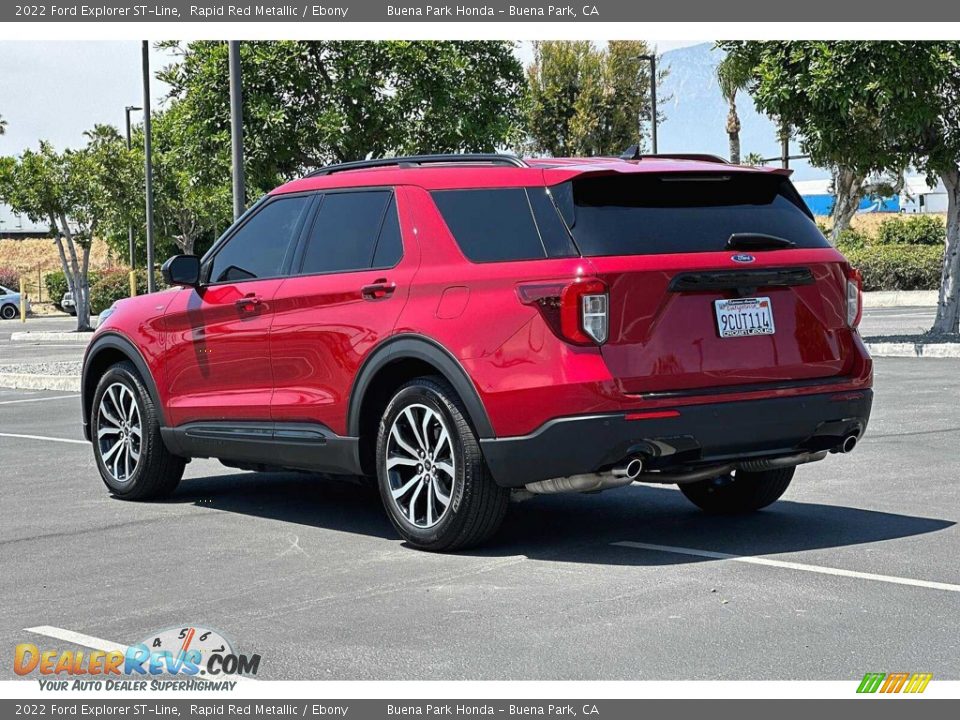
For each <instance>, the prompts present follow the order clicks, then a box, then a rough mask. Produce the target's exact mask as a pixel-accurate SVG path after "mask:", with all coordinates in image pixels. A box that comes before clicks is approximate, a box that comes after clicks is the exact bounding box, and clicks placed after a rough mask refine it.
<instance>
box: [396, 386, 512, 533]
mask: <svg viewBox="0 0 960 720" xmlns="http://www.w3.org/2000/svg"><path fill="white" fill-rule="evenodd" d="M377 481H378V485H379V488H380V496H381V498H382V499H383V504H384V507H385V508H386V510H387V514H388V515H389V517H390V520H391V522H392V523H393V525H394V527H395V528H396V529H397V531H398V532H399V533H400V535H401V536H402V537H403V538H404V539H405V540H406V541H407V542H408V543H410V544H411V545H413V546H414V547H417V548H420V549H422V550H433V551H453V550H461V549H464V548H467V547H470V546H474V545H479V544H480V543H482V542H484V541H485V540H487V539H488V538H489V537H491V536H492V535H493V534H494V533H495V532H496V531H497V529H498V528H499V527H500V523H501V522H502V521H503V518H504V516H505V515H506V512H507V504H508V501H509V497H510V493H509V491H508V490H506V489H504V488H501V487H499V486H498V485H497V484H496V483H495V482H494V480H493V478H492V477H491V476H490V473H489V472H488V471H487V467H486V464H485V463H484V461H483V456H482V454H481V452H480V444H479V442H478V441H477V437H476V435H475V434H474V432H473V429H472V428H471V427H470V424H469V423H468V422H467V419H466V412H465V410H464V408H463V406H462V403H461V402H460V398H459V397H458V396H457V394H456V392H455V391H454V390H453V388H452V387H451V386H450V385H449V384H448V383H447V382H446V381H444V380H443V379H442V378H435V377H423V378H417V379H415V380H411V381H410V382H408V383H407V384H405V385H404V386H402V387H401V388H400V389H399V390H398V391H397V393H396V395H394V397H393V399H392V400H391V401H390V403H389V404H388V405H387V409H386V412H385V413H384V415H383V419H382V420H381V422H380V428H379V432H378V433H377Z"/></svg>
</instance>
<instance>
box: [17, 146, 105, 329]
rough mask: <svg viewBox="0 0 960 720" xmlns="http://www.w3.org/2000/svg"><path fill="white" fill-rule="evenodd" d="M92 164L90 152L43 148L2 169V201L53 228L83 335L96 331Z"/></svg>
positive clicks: (78, 325)
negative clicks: (91, 305) (92, 280)
mask: <svg viewBox="0 0 960 720" xmlns="http://www.w3.org/2000/svg"><path fill="white" fill-rule="evenodd" d="M90 170H91V160H90V158H89V157H88V155H87V153H86V152H85V151H77V152H73V151H66V152H63V153H60V152H57V151H56V150H54V148H53V146H52V145H50V143H48V142H43V141H42V142H41V143H40V147H39V149H38V150H36V151H34V150H27V151H25V152H24V153H23V154H22V155H21V156H20V157H19V158H16V159H13V158H7V159H5V161H4V162H3V163H0V201H3V202H5V203H7V204H8V205H10V207H11V208H12V209H13V211H14V212H18V213H22V214H24V215H26V216H27V217H28V218H30V220H31V221H33V222H47V223H49V224H50V228H51V234H52V236H53V240H54V243H55V244H56V246H57V251H58V252H59V255H60V264H61V266H62V268H63V272H64V275H66V278H67V286H68V287H69V289H70V291H71V292H72V293H73V297H74V301H75V302H76V305H77V330H89V329H90V311H89V303H88V300H89V293H90V284H89V273H88V271H89V259H90V239H91V238H92V237H93V232H94V231H95V229H96V220H95V217H96V212H95V210H94V203H95V202H96V198H95V197H94V196H95V190H93V189H92V188H91V187H90V186H89V181H90Z"/></svg>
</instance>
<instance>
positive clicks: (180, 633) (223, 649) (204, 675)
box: [13, 627, 260, 691]
mask: <svg viewBox="0 0 960 720" xmlns="http://www.w3.org/2000/svg"><path fill="white" fill-rule="evenodd" d="M259 669H260V655H243V654H238V653H236V652H234V650H233V647H232V646H231V645H230V643H229V642H228V641H227V640H226V639H225V638H224V637H223V635H221V634H220V633H219V632H217V631H216V630H210V629H207V628H202V627H180V628H169V629H167V630H162V631H160V632H157V633H151V634H150V635H148V636H147V637H146V638H144V639H143V640H142V641H141V642H139V643H136V644H135V645H130V646H129V647H125V648H117V649H115V650H107V649H104V650H60V649H57V648H52V649H48V648H42V647H38V646H37V645H35V644H33V643H20V644H19V645H17V646H16V648H15V650H14V661H13V670H14V672H15V673H16V674H17V675H21V676H33V675H35V676H37V677H38V679H39V681H40V688H41V690H120V691H125V690H130V691H142V690H148V689H149V690H232V689H233V688H234V687H235V686H236V684H237V682H236V678H238V677H249V676H253V675H256V674H257V672H258V671H259Z"/></svg>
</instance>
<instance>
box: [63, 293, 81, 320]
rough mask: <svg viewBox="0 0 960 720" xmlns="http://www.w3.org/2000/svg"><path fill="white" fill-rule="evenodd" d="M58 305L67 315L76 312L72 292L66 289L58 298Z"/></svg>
mask: <svg viewBox="0 0 960 720" xmlns="http://www.w3.org/2000/svg"><path fill="white" fill-rule="evenodd" d="M60 307H62V308H63V309H64V312H66V313H68V314H69V315H76V314H77V304H76V303H75V302H74V301H73V293H72V292H70V291H69V290H67V291H66V292H65V293H64V294H63V297H62V298H61V299H60Z"/></svg>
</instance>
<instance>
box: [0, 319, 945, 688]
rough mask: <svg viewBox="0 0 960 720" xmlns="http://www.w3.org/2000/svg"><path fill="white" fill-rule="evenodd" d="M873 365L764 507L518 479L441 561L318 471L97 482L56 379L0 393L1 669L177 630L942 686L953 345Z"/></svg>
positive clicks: (301, 643)
mask: <svg viewBox="0 0 960 720" xmlns="http://www.w3.org/2000/svg"><path fill="white" fill-rule="evenodd" d="M898 310H900V311H902V310H903V309H898ZM918 312H920V311H918ZM923 312H927V311H923ZM896 314H898V313H894V312H885V313H878V312H877V311H871V312H869V313H868V318H867V320H866V321H865V326H866V325H868V323H872V322H877V323H880V322H883V323H887V324H889V325H891V326H896V327H901V326H902V324H903V323H905V322H912V321H914V320H915V319H914V318H909V319H907V318H893V317H885V316H886V315H896ZM899 314H904V313H903V312H900V313H899ZM919 322H922V327H924V326H927V325H928V321H927V320H924V319H920V320H919ZM897 331H899V330H897ZM866 332H868V331H867V330H866V329H865V333H866ZM880 332H887V330H882V331H880ZM3 341H4V339H3V338H0V343H3V344H2V345H0V353H2V354H3V356H4V358H5V357H6V352H7V350H8V348H9V345H7V344H6V343H5V342H3ZM0 362H2V359H0ZM876 371H877V377H876V390H877V397H876V401H875V405H874V414H873V418H872V421H871V426H870V429H869V431H868V433H867V436H866V437H865V438H864V440H863V442H862V443H861V444H860V446H859V447H858V449H857V450H856V451H855V452H854V453H853V454H851V455H847V456H830V457H829V458H828V459H827V460H826V461H824V462H821V463H817V464H814V465H808V466H805V467H802V468H800V469H799V470H798V473H797V478H796V479H795V481H794V485H793V486H792V487H791V489H790V490H789V491H788V492H787V494H786V496H785V498H784V499H783V500H782V501H780V502H779V503H777V504H775V505H774V506H772V507H771V508H769V509H768V510H766V511H764V512H761V513H757V514H755V515H752V516H749V517H741V518H714V517H709V516H706V515H703V514H702V513H700V512H699V511H697V510H696V509H695V508H694V507H693V506H692V505H690V504H689V503H688V502H687V501H686V500H685V499H684V498H683V497H682V495H681V494H680V493H679V492H678V491H677V490H675V489H673V488H651V487H642V486H633V487H629V488H624V489H621V490H616V491H610V492H607V493H602V494H599V495H585V496H555V497H548V498H538V499H535V500H531V501H528V502H524V503H520V504H517V505H514V506H513V507H512V509H511V514H510V516H509V518H508V520H507V522H506V524H505V527H504V529H503V532H502V533H501V535H500V536H499V537H498V539H497V540H496V542H495V543H494V544H492V545H490V546H488V547H486V548H483V549H480V550H477V551H472V552H469V553H465V554H461V555H456V556H444V555H431V554H426V553H420V552H416V551H413V550H410V549H408V548H406V547H405V546H404V545H403V544H402V543H401V542H400V541H399V540H398V539H397V538H396V536H395V535H394V533H393V531H392V528H391V527H390V525H389V523H388V521H387V519H386V517H385V515H384V514H383V511H382V509H381V508H380V507H379V500H378V499H377V498H376V497H375V496H373V495H371V494H370V493H369V492H368V491H365V490H364V489H362V488H360V487H358V486H356V485H354V484H351V483H349V482H346V481H340V480H328V479H327V480H325V479H322V478H316V477H311V476H308V475H302V474H294V473H290V474H255V473H246V472H240V471H235V470H231V469H229V468H226V467H224V466H222V465H220V464H219V463H217V462H215V461H194V462H193V463H191V464H190V465H189V466H188V468H187V474H186V478H185V480H184V482H183V483H182V484H181V485H180V488H179V489H178V491H177V492H176V494H175V495H174V496H173V497H172V498H171V499H169V500H167V501H165V502H158V503H128V502H122V501H119V500H115V499H112V498H111V497H110V496H109V495H108V494H107V492H106V490H105V488H104V487H103V485H102V484H101V481H100V479H99V477H98V475H97V471H96V469H95V466H94V462H93V457H92V452H91V450H90V447H89V446H88V445H87V444H85V443H83V442H82V441H81V439H80V438H81V434H80V432H81V431H80V424H79V399H78V397H77V396H76V395H75V394H73V393H62V392H41V391H19V390H16V391H15V390H2V389H0V473H2V487H3V502H2V504H0V578H2V582H0V647H3V648H7V649H8V651H5V652H3V653H0V658H2V660H0V677H3V678H9V677H12V676H13V671H12V662H11V660H12V657H13V653H12V647H13V645H15V644H17V643H20V642H35V643H38V644H41V645H45V646H46V647H59V648H61V649H68V648H71V647H79V645H77V646H74V645H72V644H71V643H70V642H68V641H65V640H63V639H62V638H68V639H71V640H74V641H76V642H77V643H79V644H82V643H84V642H86V643H87V644H92V643H93V642H94V641H95V640H97V639H99V640H100V641H107V642H113V643H124V644H126V643H132V642H136V641H139V640H141V639H143V638H144V637H146V636H147V635H148V633H150V632H152V631H155V630H160V629H164V628H169V627H172V626H177V627H179V626H186V625H188V624H194V625H197V624H199V625H203V626H206V627H212V628H215V629H218V630H220V631H222V632H223V633H224V635H226V636H227V637H229V638H231V639H232V640H233V641H234V643H235V646H236V648H237V649H239V650H240V651H242V652H247V653H259V654H261V656H262V658H263V660H262V664H261V677H263V678H266V679H382V680H393V679H543V680H551V679H561V680H562V679H638V680H668V679H729V680H748V679H767V680H769V679H783V680H787V679H797V680H806V679H810V680H839V679H847V680H854V679H857V680H859V679H860V678H861V677H862V676H863V674H864V673H865V672H867V671H870V672H893V671H916V672H920V671H923V672H932V673H933V674H934V678H939V679H958V678H960V667H958V658H960V564H958V563H957V557H958V556H960V529H958V525H957V523H958V522H960V482H958V478H960V453H958V450H957V448H958V447H960V403H958V402H957V399H958V394H960V393H958V391H960V360H936V359H922V360H917V359H878V360H877V361H876ZM27 628H43V629H42V631H41V632H42V633H43V634H41V632H28V631H27ZM84 636H89V637H86V638H85V637H84ZM55 637H59V638H61V639H54V638H55Z"/></svg>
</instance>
